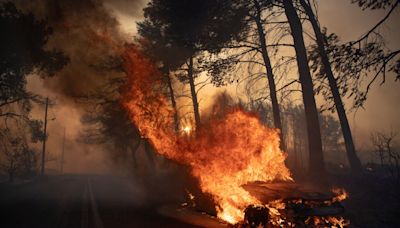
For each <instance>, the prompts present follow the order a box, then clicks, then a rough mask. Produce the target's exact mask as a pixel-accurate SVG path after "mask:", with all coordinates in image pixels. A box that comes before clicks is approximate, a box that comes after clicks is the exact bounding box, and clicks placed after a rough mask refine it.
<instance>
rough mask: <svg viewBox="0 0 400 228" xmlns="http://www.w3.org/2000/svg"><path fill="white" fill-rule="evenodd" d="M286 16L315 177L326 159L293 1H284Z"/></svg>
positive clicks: (310, 171) (311, 167)
mask: <svg viewBox="0 0 400 228" xmlns="http://www.w3.org/2000/svg"><path fill="white" fill-rule="evenodd" d="M283 4H284V8H285V14H286V17H287V19H288V21H289V25H290V29H291V34H292V37H293V42H294V47H295V51H296V60H297V65H298V69H299V75H300V83H301V88H302V92H303V102H304V111H305V114H306V126H307V136H308V149H309V154H310V157H309V161H310V163H309V169H308V170H309V173H310V174H311V175H314V176H320V175H323V174H325V165H324V157H323V153H322V142H321V130H320V126H319V120H318V111H317V106H316V103H315V98H314V91H313V82H312V78H311V74H310V68H309V66H308V61H307V52H306V47H305V45H304V37H303V28H302V24H301V21H300V19H299V16H298V15H297V12H296V9H295V8H294V6H293V3H292V0H283Z"/></svg>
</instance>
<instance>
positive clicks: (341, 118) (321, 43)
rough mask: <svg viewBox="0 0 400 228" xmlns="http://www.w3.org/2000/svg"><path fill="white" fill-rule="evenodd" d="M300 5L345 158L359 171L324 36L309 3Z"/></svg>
mask: <svg viewBox="0 0 400 228" xmlns="http://www.w3.org/2000/svg"><path fill="white" fill-rule="evenodd" d="M300 3H301V5H302V6H303V8H304V10H305V12H306V14H307V16H308V18H309V19H310V22H311V25H312V27H313V30H314V33H315V36H316V39H317V44H318V51H319V54H320V56H321V60H322V64H323V67H324V70H325V73H326V77H327V79H328V82H329V87H330V88H331V91H332V96H333V101H334V102H335V106H336V111H337V113H338V116H339V121H340V126H341V128H342V134H343V138H344V143H345V146H346V152H347V159H348V160H349V163H350V167H351V170H352V172H353V173H360V172H361V171H362V166H361V162H360V159H359V158H358V156H357V154H356V150H355V147H354V142H353V136H352V134H351V130H350V125H349V121H348V119H347V116H346V111H345V109H344V105H343V102H342V99H341V97H340V92H339V89H338V86H337V83H336V79H335V77H334V75H333V72H332V68H331V64H330V62H329V58H328V55H327V53H326V50H325V46H326V45H327V44H326V42H324V40H325V39H324V36H323V35H322V32H321V29H320V27H319V25H318V22H317V19H316V18H315V15H314V12H313V10H312V8H311V6H310V5H309V4H307V3H306V2H305V0H300Z"/></svg>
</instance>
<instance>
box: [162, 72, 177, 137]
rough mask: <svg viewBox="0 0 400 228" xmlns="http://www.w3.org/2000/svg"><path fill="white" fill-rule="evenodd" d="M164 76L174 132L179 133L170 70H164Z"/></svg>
mask: <svg viewBox="0 0 400 228" xmlns="http://www.w3.org/2000/svg"><path fill="white" fill-rule="evenodd" d="M164 75H165V78H166V79H167V84H168V89H169V97H170V99H171V105H172V109H173V110H174V127H175V132H178V131H179V119H178V109H177V106H176V100H175V95H174V88H173V87H172V80H171V76H170V70H169V68H168V67H165V68H164Z"/></svg>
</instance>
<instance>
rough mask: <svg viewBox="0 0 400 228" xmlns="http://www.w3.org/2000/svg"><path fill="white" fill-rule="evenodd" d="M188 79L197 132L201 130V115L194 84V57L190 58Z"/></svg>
mask: <svg viewBox="0 0 400 228" xmlns="http://www.w3.org/2000/svg"><path fill="white" fill-rule="evenodd" d="M188 79H189V85H190V93H191V95H192V102H193V113H194V120H195V124H196V130H198V129H200V113H199V103H198V102H197V93H196V85H195V84H194V74H193V57H190V58H189V65H188Z"/></svg>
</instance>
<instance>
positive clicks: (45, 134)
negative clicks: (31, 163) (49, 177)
mask: <svg viewBox="0 0 400 228" xmlns="http://www.w3.org/2000/svg"><path fill="white" fill-rule="evenodd" d="M48 107H49V98H48V97H47V98H46V109H45V112H44V129H43V133H44V138H43V150H42V170H41V174H42V176H44V166H45V154H46V140H47V109H48Z"/></svg>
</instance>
